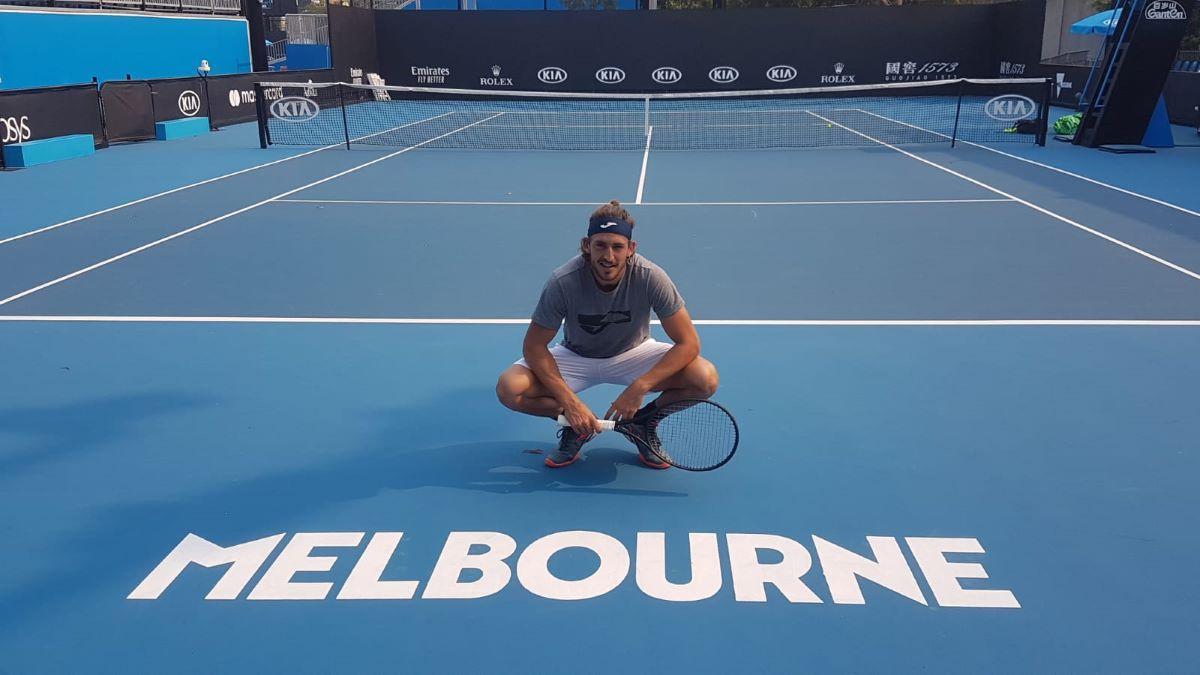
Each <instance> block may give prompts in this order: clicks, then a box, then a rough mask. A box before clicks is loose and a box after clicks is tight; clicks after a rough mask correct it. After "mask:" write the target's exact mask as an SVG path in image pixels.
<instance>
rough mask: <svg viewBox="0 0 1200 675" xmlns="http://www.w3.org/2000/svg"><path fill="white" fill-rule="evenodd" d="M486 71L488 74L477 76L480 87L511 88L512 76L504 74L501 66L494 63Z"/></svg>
mask: <svg viewBox="0 0 1200 675" xmlns="http://www.w3.org/2000/svg"><path fill="white" fill-rule="evenodd" d="M488 73H490V74H484V75H483V76H481V77H480V78H479V86H480V87H483V88H487V87H501V88H511V87H512V86H513V78H511V77H507V76H505V74H504V68H503V67H502V66H498V65H494V66H492V67H491V68H490V69H488Z"/></svg>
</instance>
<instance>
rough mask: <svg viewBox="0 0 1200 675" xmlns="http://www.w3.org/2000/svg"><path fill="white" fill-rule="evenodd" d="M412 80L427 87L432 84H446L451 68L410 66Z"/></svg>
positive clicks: (409, 71) (413, 82)
mask: <svg viewBox="0 0 1200 675" xmlns="http://www.w3.org/2000/svg"><path fill="white" fill-rule="evenodd" d="M408 73H409V76H410V77H411V79H410V82H411V83H412V84H415V85H417V86H421V87H425V86H429V85H431V84H446V78H447V77H450V69H449V68H446V67H445V66H409V68H408Z"/></svg>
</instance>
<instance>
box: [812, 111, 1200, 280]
mask: <svg viewBox="0 0 1200 675" xmlns="http://www.w3.org/2000/svg"><path fill="white" fill-rule="evenodd" d="M809 114H810V115H812V116H814V117H819V118H821V119H823V120H825V121H826V122H828V123H829V124H835V125H837V126H839V127H841V128H842V129H845V130H846V131H849V132H850V133H852V134H855V135H857V136H862V137H863V138H865V139H867V140H869V141H874V142H875V143H878V144H880V145H882V146H883V147H885V148H890V149H892V150H895V151H896V152H898V153H900V154H902V155H905V156H907V157H911V158H913V159H915V160H917V161H918V162H921V163H922V164H928V165H929V166H932V167H934V168H935V169H940V170H942V171H945V172H946V173H948V174H950V175H952V176H958V177H959V178H961V179H963V180H965V181H967V182H969V183H973V184H975V185H978V186H979V187H981V188H984V189H986V190H990V191H991V192H995V193H996V194H998V195H1003V196H1005V197H1009V198H1010V199H1012V200H1013V201H1016V202H1019V203H1021V204H1024V205H1025V206H1028V207H1029V208H1031V209H1033V210H1034V211H1037V212H1039V213H1042V214H1045V215H1047V216H1050V217H1051V218H1054V219H1056V220H1060V221H1062V222H1064V223H1066V224H1068V225H1070V226H1072V227H1076V228H1079V229H1080V230H1083V231H1084V232H1087V233H1088V234H1091V235H1094V236H1097V237H1100V238H1101V239H1104V240H1106V241H1108V242H1111V243H1113V244H1116V245H1117V246H1120V247H1122V248H1125V249H1127V250H1129V251H1132V252H1134V253H1136V254H1138V255H1140V256H1143V257H1145V258H1147V259H1149V260H1153V261H1154V262H1156V263H1158V264H1160V265H1164V266H1166V267H1169V268H1171V269H1173V270H1175V271H1176V272H1180V273H1182V274H1186V275H1187V276H1189V277H1192V278H1193V279H1196V280H1197V281H1200V274H1197V273H1195V272H1193V271H1191V270H1189V269H1187V268H1186V267H1183V266H1181V265H1177V264H1175V263H1173V262H1171V261H1169V260H1166V259H1164V258H1160V257H1158V256H1156V255H1154V254H1153V253H1150V252H1148V251H1144V250H1142V249H1140V248H1138V247H1136V246H1134V245H1133V244H1129V243H1126V242H1124V241H1121V240H1120V239H1117V238H1116V237H1113V236H1111V235H1107V234H1105V233H1103V232H1100V231H1099V230H1094V229H1092V228H1090V227H1088V226H1086V225H1083V224H1080V223H1077V222H1075V221H1074V220H1071V219H1070V218H1067V217H1066V216H1063V215H1059V214H1057V213H1055V212H1053V211H1051V210H1050V209H1047V208H1045V207H1042V206H1038V205H1037V204H1034V203H1033V202H1030V201H1027V200H1024V199H1021V198H1020V197H1017V196H1015V195H1012V194H1009V193H1007V192H1005V191H1003V190H1001V189H1000V188H996V187H992V186H991V185H988V184H987V183H984V182H983V181H981V180H978V179H975V178H971V177H970V176H968V175H966V174H962V173H959V172H957V171H955V170H954V169H951V168H948V167H945V166H942V165H941V164H938V163H937V162H934V161H933V160H929V159H925V158H924V157H921V156H919V155H914V154H913V153H911V152H908V151H907V150H903V149H901V148H898V147H896V146H894V145H892V144H890V143H885V142H883V141H881V140H879V139H878V138H872V137H871V136H868V135H867V134H864V133H862V132H860V131H856V130H854V129H851V128H850V127H848V126H846V125H844V124H840V123H838V122H835V121H833V120H831V119H829V118H827V117H823V116H821V115H818V114H817V113H815V112H811V111H810V112H809Z"/></svg>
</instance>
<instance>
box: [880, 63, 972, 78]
mask: <svg viewBox="0 0 1200 675" xmlns="http://www.w3.org/2000/svg"><path fill="white" fill-rule="evenodd" d="M961 66H962V62H961V61H913V60H905V61H887V62H885V63H884V64H883V81H884V82H928V81H930V80H955V79H958V78H960V77H968V76H966V75H963V74H962V72H961V71H960V70H959V68H960V67H961Z"/></svg>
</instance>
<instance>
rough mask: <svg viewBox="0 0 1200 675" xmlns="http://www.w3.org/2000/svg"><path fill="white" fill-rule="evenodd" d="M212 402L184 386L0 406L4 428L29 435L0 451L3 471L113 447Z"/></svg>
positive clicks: (9, 473) (8, 472) (0, 471)
mask: <svg viewBox="0 0 1200 675" xmlns="http://www.w3.org/2000/svg"><path fill="white" fill-rule="evenodd" d="M210 404H211V401H209V400H206V399H205V398H202V397H197V396H192V395H190V394H185V393H180V392H145V393H140V394H122V395H120V396H113V397H109V398H101V399H92V400H88V401H80V402H73V403H68V404H64V405H56V406H35V407H29V408H7V409H5V410H3V411H0V429H2V430H3V431H4V432H5V433H6V434H14V435H15V436H17V437H24V438H28V439H29V440H27V441H19V442H18V443H15V444H13V445H15V446H16V448H17V449H16V451H15V452H6V453H3V454H0V476H5V477H9V478H11V477H12V476H13V474H15V473H17V472H20V471H26V470H29V469H33V468H37V467H39V466H41V465H44V464H49V463H52V462H59V461H63V460H68V459H71V458H74V457H76V456H79V455H83V454H86V453H95V452H102V451H110V450H112V449H113V448H117V447H119V445H120V443H122V442H124V441H125V440H126V439H128V438H130V437H133V436H136V435H137V434H138V433H139V431H140V430H141V429H142V428H143V427H145V426H147V425H149V424H151V423H152V422H157V421H160V420H163V419H165V418H168V417H171V416H174V415H182V414H187V413H188V412H191V411H195V410H196V409H198V408H201V407H205V406H208V405H210Z"/></svg>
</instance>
